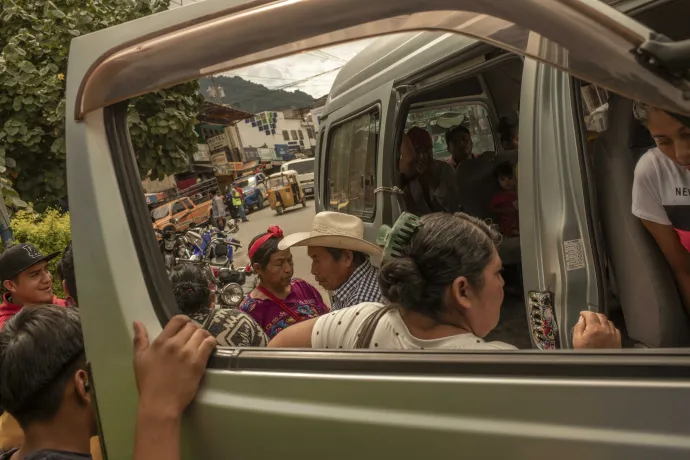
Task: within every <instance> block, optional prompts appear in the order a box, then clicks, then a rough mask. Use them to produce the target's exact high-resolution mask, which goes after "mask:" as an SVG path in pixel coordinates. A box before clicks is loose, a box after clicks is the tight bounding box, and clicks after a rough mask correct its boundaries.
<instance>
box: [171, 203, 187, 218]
mask: <svg viewBox="0 0 690 460" xmlns="http://www.w3.org/2000/svg"><path fill="white" fill-rule="evenodd" d="M183 211H184V206H182V203H181V202H180V201H178V202H177V203H175V204H174V205H173V209H172V212H173V215H174V214H177V213H178V212H183Z"/></svg>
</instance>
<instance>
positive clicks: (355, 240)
mask: <svg viewBox="0 0 690 460" xmlns="http://www.w3.org/2000/svg"><path fill="white" fill-rule="evenodd" d="M294 246H306V247H307V254H309V257H310V258H311V260H312V263H311V273H312V275H314V278H316V282H317V283H319V285H320V286H321V287H322V288H324V289H326V290H327V291H330V292H331V297H332V305H331V310H341V309H343V308H348V307H351V306H353V305H357V304H359V303H362V302H380V301H381V289H380V288H379V283H378V275H379V271H378V269H377V268H376V267H374V265H372V263H371V262H370V260H369V258H370V257H373V258H375V259H377V260H381V254H382V252H381V248H379V247H378V246H377V245H375V244H373V243H370V242H369V241H367V240H365V239H364V222H362V219H360V218H359V217H356V216H351V215H349V214H345V213H341V212H330V211H323V212H320V213H318V214H317V215H316V216H314V221H313V223H312V227H311V231H310V232H301V233H293V234H292V235H288V236H287V237H286V238H285V239H283V240H282V241H281V242H280V243H279V244H278V249H280V250H288V249H290V248H291V247H294Z"/></svg>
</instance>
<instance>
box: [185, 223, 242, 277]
mask: <svg viewBox="0 0 690 460" xmlns="http://www.w3.org/2000/svg"><path fill="white" fill-rule="evenodd" d="M187 234H188V236H189V240H190V242H191V244H192V247H193V248H194V250H193V257H191V258H192V259H199V260H204V261H206V262H208V263H209V265H210V266H211V267H215V268H217V269H218V268H222V267H230V268H234V267H233V265H232V261H233V252H234V249H235V248H241V247H242V244H241V243H240V242H239V240H237V239H235V238H233V237H231V236H228V235H227V234H226V233H225V232H221V231H220V230H218V229H216V228H207V229H206V230H205V231H203V233H201V234H200V233H197V232H191V231H190V232H187Z"/></svg>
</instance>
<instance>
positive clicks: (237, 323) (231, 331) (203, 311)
mask: <svg viewBox="0 0 690 460" xmlns="http://www.w3.org/2000/svg"><path fill="white" fill-rule="evenodd" d="M170 282H171V283H172V288H173V293H174V294H175V301H176V302H177V306H178V307H179V308H180V311H182V313H184V314H185V315H187V316H189V317H190V318H191V319H192V321H194V322H195V323H196V324H197V325H199V326H200V327H202V328H203V329H206V330H207V331H209V332H210V333H211V335H213V336H214V337H215V338H216V340H217V341H218V345H220V346H222V347H265V346H266V345H267V344H268V338H267V337H266V334H264V331H263V330H262V329H261V327H260V326H259V325H258V324H257V323H256V321H254V320H253V319H252V317H251V316H249V315H248V314H246V313H244V312H242V311H239V310H236V309H234V308H222V309H214V308H213V305H212V303H213V299H212V296H211V289H210V288H209V282H210V280H209V278H208V276H207V275H206V273H205V271H204V269H203V268H202V266H200V265H198V264H191V263H188V264H180V265H176V266H174V267H173V268H172V270H171V272H170Z"/></svg>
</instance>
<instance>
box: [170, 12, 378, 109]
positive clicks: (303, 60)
mask: <svg viewBox="0 0 690 460" xmlns="http://www.w3.org/2000/svg"><path fill="white" fill-rule="evenodd" d="M199 1H203V0H171V3H170V9H173V8H179V7H180V6H187V5H190V4H192V3H196V2H199ZM369 43H371V40H360V41H357V42H352V43H346V44H344V45H338V46H333V47H330V48H324V49H322V50H318V51H309V52H307V53H302V54H297V55H294V56H289V57H286V58H283V59H278V60H275V61H271V62H265V63H263V64H257V65H254V66H251V67H245V68H243V69H238V70H235V71H232V72H228V73H226V74H224V75H234V76H238V77H242V78H244V79H245V80H249V81H252V82H254V83H258V84H260V85H264V86H266V87H267V88H271V89H285V91H295V90H297V89H299V90H301V91H304V92H305V93H307V94H310V95H311V96H313V97H315V98H319V97H321V96H324V95H326V94H328V92H329V90H330V89H331V86H333V81H334V80H335V77H336V76H337V75H338V70H339V69H340V67H342V66H343V64H345V63H346V62H347V61H349V60H350V59H352V58H353V57H355V55H356V54H357V53H359V52H360V51H361V50H362V49H364V48H365V47H366V46H367V45H368V44H369Z"/></svg>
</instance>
